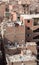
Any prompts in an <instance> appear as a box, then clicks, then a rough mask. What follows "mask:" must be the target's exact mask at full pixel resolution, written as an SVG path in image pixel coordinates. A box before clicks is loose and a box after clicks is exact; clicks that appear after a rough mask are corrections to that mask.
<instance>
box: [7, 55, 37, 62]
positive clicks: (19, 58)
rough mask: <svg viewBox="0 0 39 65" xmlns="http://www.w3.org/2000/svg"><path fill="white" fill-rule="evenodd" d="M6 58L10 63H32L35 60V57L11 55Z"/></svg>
mask: <svg viewBox="0 0 39 65" xmlns="http://www.w3.org/2000/svg"><path fill="white" fill-rule="evenodd" d="M6 58H7V59H8V60H9V61H10V62H21V61H33V60H36V57H35V56H34V55H32V56H29V55H22V56H21V55H20V54H18V55H12V56H6Z"/></svg>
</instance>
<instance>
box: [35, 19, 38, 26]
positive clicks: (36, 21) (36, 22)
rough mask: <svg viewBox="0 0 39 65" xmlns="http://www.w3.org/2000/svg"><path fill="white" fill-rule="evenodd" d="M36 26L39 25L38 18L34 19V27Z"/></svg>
mask: <svg viewBox="0 0 39 65" xmlns="http://www.w3.org/2000/svg"><path fill="white" fill-rule="evenodd" d="M36 25H39V18H37V19H36V18H35V19H34V26H36Z"/></svg>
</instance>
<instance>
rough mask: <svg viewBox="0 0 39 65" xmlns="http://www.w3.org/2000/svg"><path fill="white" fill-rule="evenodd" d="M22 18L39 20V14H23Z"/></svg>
mask: <svg viewBox="0 0 39 65" xmlns="http://www.w3.org/2000/svg"><path fill="white" fill-rule="evenodd" d="M20 16H22V17H23V18H24V19H32V18H39V14H31V15H30V14H29V15H25V14H23V15H20Z"/></svg>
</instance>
